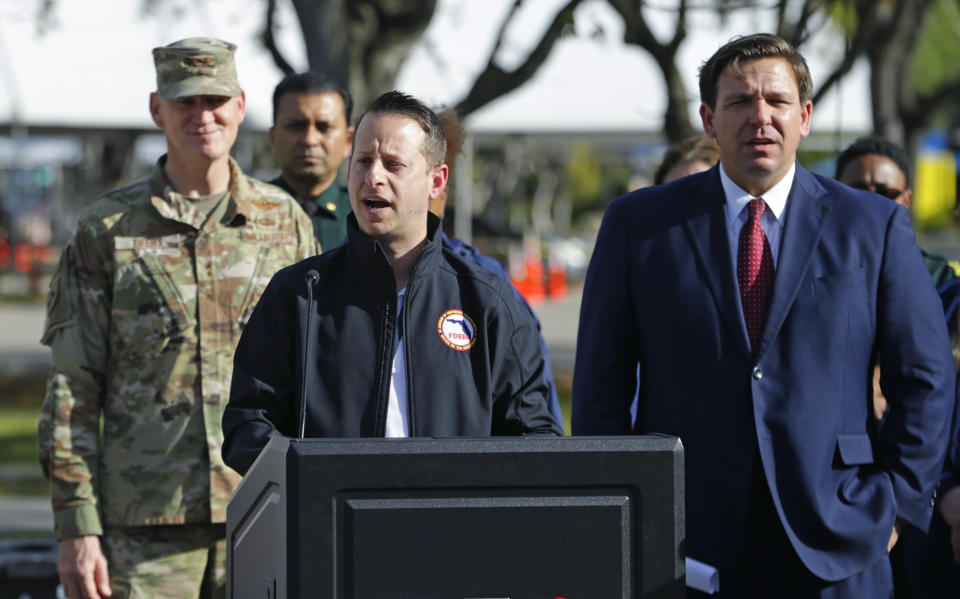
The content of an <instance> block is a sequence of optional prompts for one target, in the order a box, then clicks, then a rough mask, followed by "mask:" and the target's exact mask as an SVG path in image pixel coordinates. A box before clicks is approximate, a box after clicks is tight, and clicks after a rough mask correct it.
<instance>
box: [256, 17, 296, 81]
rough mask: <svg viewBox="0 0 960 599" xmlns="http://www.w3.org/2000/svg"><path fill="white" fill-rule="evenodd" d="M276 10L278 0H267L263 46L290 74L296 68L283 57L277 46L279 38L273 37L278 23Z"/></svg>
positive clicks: (283, 70)
mask: <svg viewBox="0 0 960 599" xmlns="http://www.w3.org/2000/svg"><path fill="white" fill-rule="evenodd" d="M276 12H277V0H267V18H266V24H265V25H264V27H263V32H262V33H261V34H260V41H262V42H263V46H264V47H265V48H266V49H267V52H269V53H270V57H271V58H273V63H274V64H275V65H277V68H278V69H280V70H281V71H282V72H283V73H285V74H288V75H289V74H290V73H292V72H293V70H294V69H293V67H292V66H290V63H289V62H287V59H286V58H284V57H283V54H282V53H281V52H280V48H278V47H277V40H276V38H274V37H273V31H274V27H275V25H276Z"/></svg>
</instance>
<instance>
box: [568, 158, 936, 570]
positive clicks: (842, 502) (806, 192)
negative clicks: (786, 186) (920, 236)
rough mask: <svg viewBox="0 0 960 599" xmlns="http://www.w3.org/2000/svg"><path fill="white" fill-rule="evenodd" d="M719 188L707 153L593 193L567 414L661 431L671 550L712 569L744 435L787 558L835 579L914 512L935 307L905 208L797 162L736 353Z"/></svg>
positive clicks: (927, 475) (927, 481) (584, 429)
mask: <svg viewBox="0 0 960 599" xmlns="http://www.w3.org/2000/svg"><path fill="white" fill-rule="evenodd" d="M724 202H725V200H724V194H723V190H722V188H721V185H720V175H719V169H718V168H717V167H714V168H713V169H711V170H710V171H707V172H705V173H701V174H698V175H693V176H690V177H686V178H684V179H681V180H679V181H676V182H673V183H670V184H667V185H661V186H657V187H650V188H646V189H642V190H638V191H635V192H633V193H630V194H627V195H626V196H623V197H621V198H619V199H617V200H615V201H614V202H613V203H611V205H610V207H609V209H608V210H607V213H606V215H605V217H604V220H603V224H602V226H601V228H600V233H599V236H598V238H597V244H596V247H595V249H594V253H593V257H592V259H591V262H590V267H589V270H588V273H587V280H586V286H585V288H584V295H583V304H582V307H581V312H580V329H579V337H578V341H577V362H576V369H575V374H574V386H573V393H574V397H573V421H572V425H573V433H574V434H576V435H585V434H586V435H596V434H599V435H606V434H610V435H619V434H629V433H630V432H634V433H638V434H640V433H650V432H659V433H666V434H671V435H677V436H679V437H680V438H681V439H682V441H683V444H684V450H685V473H686V509H687V513H686V517H687V519H686V531H687V545H686V547H687V555H689V556H690V557H693V558H695V559H698V560H701V561H704V562H707V563H709V564H712V565H715V566H717V567H718V568H719V569H720V572H721V578H723V577H724V573H725V572H727V573H728V572H730V571H731V569H732V568H733V567H734V566H735V565H736V560H737V558H738V556H739V553H740V550H741V545H742V541H743V533H744V525H745V519H746V515H747V514H746V510H747V504H748V491H749V486H750V482H751V479H752V472H753V466H754V461H755V452H756V451H759V458H760V462H761V463H762V467H763V470H764V474H765V475H766V480H767V481H768V484H769V486H770V492H771V495H772V497H773V502H774V505H775V508H776V510H777V513H778V514H779V516H780V520H781V522H782V523H783V527H784V529H785V530H786V533H787V536H788V537H789V539H790V542H791V544H792V545H793V547H794V548H795V549H796V551H797V554H798V555H799V557H800V559H801V560H802V561H803V563H804V564H805V565H806V567H807V568H808V569H809V570H810V571H811V572H813V573H814V574H815V575H817V576H819V577H821V578H823V579H826V580H840V579H843V578H847V577H849V576H851V575H853V574H855V573H857V572H859V571H861V570H863V569H864V568H865V567H866V566H868V565H869V564H872V563H873V562H875V561H876V560H877V559H879V558H881V557H882V556H883V555H884V553H885V551H886V546H887V540H888V539H889V536H890V532H891V530H892V529H893V525H894V521H895V519H896V517H898V516H899V517H900V518H902V519H904V520H906V521H907V522H910V523H912V524H914V525H916V526H918V527H920V528H923V529H925V528H926V527H927V525H928V523H929V519H930V516H931V509H932V508H931V506H932V502H933V497H934V495H935V488H936V483H937V479H938V477H939V475H940V467H941V463H942V461H943V456H944V452H945V446H946V435H947V429H948V427H949V424H950V412H951V410H952V405H953V403H952V402H953V399H952V398H953V394H954V374H953V364H952V358H951V353H950V346H949V341H948V338H947V331H946V327H945V325H944V319H943V311H942V309H941V307H940V302H939V299H938V298H937V294H936V291H935V289H934V287H933V283H932V282H931V280H930V275H929V274H927V271H926V269H925V268H924V265H923V261H922V259H921V256H920V251H919V249H918V248H917V245H916V242H915V239H914V233H913V231H912V230H911V228H910V224H909V221H908V218H907V214H906V212H905V210H904V209H903V208H902V207H899V206H897V204H895V203H893V202H891V201H889V200H887V199H885V198H882V197H880V196H877V195H874V194H871V193H868V192H862V191H857V190H853V189H851V188H848V187H846V186H843V185H841V184H839V183H836V182H834V181H832V180H830V179H826V178H823V177H820V176H818V175H814V174H812V173H810V172H808V171H806V170H804V169H803V168H801V167H799V166H798V167H797V169H796V175H795V178H794V181H793V187H792V189H791V192H790V196H789V198H788V200H787V207H786V211H785V213H784V220H783V226H784V229H783V236H782V238H781V245H780V253H779V258H778V263H777V269H776V278H775V282H774V288H773V293H772V297H771V300H770V306H769V311H768V314H767V319H766V323H765V327H764V330H763V333H762V339H761V341H760V343H759V345H758V347H757V348H756V350H755V351H753V352H752V351H751V349H750V347H749V341H748V337H747V331H746V326H745V324H744V320H743V316H742V309H741V307H740V296H739V292H738V288H737V282H736V273H735V272H734V267H733V264H732V259H731V250H730V241H729V239H728V235H727V220H726V214H725V208H724ZM875 352H878V355H879V360H880V366H881V372H882V376H883V379H882V382H881V384H882V387H883V390H884V393H885V395H886V397H887V400H888V402H889V404H890V412H889V414H888V416H887V418H886V420H885V422H884V425H883V427H882V428H878V427H877V426H875V424H874V422H873V420H872V417H871V412H872V408H871V405H872V404H871V402H872V399H871V398H872V379H871V357H872V356H873V355H874V353H875ZM638 363H639V365H640V374H639V375H638V374H637V365H638ZM635 392H638V401H639V403H638V408H637V416H636V419H635V420H634V421H633V422H631V419H630V403H631V400H632V398H633V397H634V393H635Z"/></svg>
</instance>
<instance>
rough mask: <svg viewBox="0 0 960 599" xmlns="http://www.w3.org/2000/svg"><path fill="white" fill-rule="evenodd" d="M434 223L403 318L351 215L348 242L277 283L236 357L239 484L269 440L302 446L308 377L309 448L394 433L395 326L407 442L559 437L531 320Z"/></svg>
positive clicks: (232, 407) (374, 249)
mask: <svg viewBox="0 0 960 599" xmlns="http://www.w3.org/2000/svg"><path fill="white" fill-rule="evenodd" d="M428 225H429V226H428V231H429V234H428V238H429V242H428V244H427V246H426V247H425V248H424V249H423V251H422V253H421V255H420V257H419V259H418V260H417V263H416V265H415V266H414V269H413V273H412V275H411V277H410V281H409V282H408V284H407V288H406V295H405V298H404V301H403V305H402V306H403V307H402V312H401V314H400V317H399V318H398V317H397V292H396V282H395V279H394V276H393V270H392V269H391V267H390V262H389V260H388V258H387V256H386V254H385V252H384V250H383V248H382V246H381V245H380V244H379V243H378V242H377V241H375V240H373V239H371V238H370V237H368V236H367V235H365V234H364V233H362V232H361V231H360V230H359V228H358V227H357V223H356V219H355V217H354V216H353V215H350V217H349V218H348V223H347V243H345V244H344V245H342V246H340V247H338V248H336V249H334V250H332V251H329V252H326V253H324V254H322V255H319V256H314V257H312V258H308V259H307V260H304V261H302V262H300V263H298V264H295V265H293V266H290V267H287V268H285V269H283V270H281V271H280V272H278V273H277V274H276V275H275V276H274V277H273V279H272V280H271V281H270V284H269V285H268V287H267V289H266V290H265V291H264V293H263V296H262V298H261V299H260V302H259V303H258V304H257V307H256V309H255V310H254V312H253V314H252V316H251V317H250V321H249V322H248V323H247V325H246V327H245V329H244V331H243V335H242V337H241V339H240V343H239V345H238V346H237V351H236V355H235V357H234V370H233V381H232V385H231V389H230V401H229V403H228V405H227V407H226V410H225V412H224V415H223V432H224V437H225V439H224V444H223V458H224V461H225V462H226V463H227V464H228V465H229V466H230V467H232V468H234V469H235V470H237V471H238V472H240V473H241V474H243V473H245V472H246V471H247V469H248V468H249V467H250V465H251V464H252V463H253V461H254V459H256V457H257V455H258V454H259V453H260V450H261V449H262V448H263V447H264V446H265V445H266V444H267V442H268V441H269V439H270V438H271V437H274V436H278V435H282V436H290V437H292V436H296V435H297V432H298V430H299V427H298V422H299V415H300V407H299V406H300V385H301V381H302V380H305V381H306V385H305V386H306V390H307V409H306V419H305V420H306V425H305V427H306V436H307V437H382V436H384V431H385V427H386V414H387V397H388V393H389V384H390V372H391V366H392V362H393V353H394V347H395V334H396V333H397V328H398V327H399V334H400V335H401V337H402V339H403V342H404V343H403V346H402V347H403V349H404V351H405V359H406V375H407V401H408V409H409V422H410V435H411V436H416V437H488V436H491V435H523V434H538V433H539V434H553V435H560V434H562V429H561V428H560V426H559V425H558V424H557V422H556V420H554V418H553V417H552V416H551V415H550V411H549V409H548V408H547V393H548V391H547V386H546V384H545V383H544V378H543V374H544V359H543V355H542V350H541V346H540V340H539V336H538V332H537V326H536V323H535V322H534V320H533V318H532V317H531V316H530V314H529V313H528V312H527V310H526V309H524V307H523V306H522V305H521V304H520V302H519V301H518V300H517V299H516V297H514V295H513V291H512V289H510V287H509V286H508V285H507V284H506V283H505V282H504V281H502V280H500V279H499V278H498V277H496V276H494V275H492V274H490V273H488V272H486V271H484V270H482V269H480V268H478V267H477V266H476V265H474V264H472V263H470V262H468V261H465V260H463V259H462V258H460V257H459V256H457V255H456V254H454V253H453V252H451V251H449V250H446V249H444V247H443V245H442V243H441V235H440V230H439V229H440V221H439V219H437V218H436V217H434V216H433V215H429V223H428ZM310 271H316V273H317V274H319V279H318V280H317V282H316V284H315V286H314V289H313V297H312V301H310V302H308V301H307V285H308V283H307V280H308V278H309V277H308V274H307V273H309V272H310ZM308 315H309V329H308V328H307V326H308V325H307V321H308ZM305 331H306V335H305V334H304V332H305ZM304 356H306V359H305V360H304ZM304 364H305V365H306V368H305V370H306V376H304Z"/></svg>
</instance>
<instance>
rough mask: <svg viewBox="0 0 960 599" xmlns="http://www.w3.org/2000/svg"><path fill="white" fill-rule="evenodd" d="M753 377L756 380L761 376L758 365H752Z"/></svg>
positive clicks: (761, 372)
mask: <svg viewBox="0 0 960 599" xmlns="http://www.w3.org/2000/svg"><path fill="white" fill-rule="evenodd" d="M753 378H755V379H756V380H758V381H759V380H760V379H762V378H763V371H762V370H760V367H759V366H754V367H753Z"/></svg>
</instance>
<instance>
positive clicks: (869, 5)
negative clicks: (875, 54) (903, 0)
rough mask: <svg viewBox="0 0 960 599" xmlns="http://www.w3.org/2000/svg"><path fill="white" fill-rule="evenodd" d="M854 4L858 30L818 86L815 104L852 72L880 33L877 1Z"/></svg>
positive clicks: (863, 1)
mask: <svg viewBox="0 0 960 599" xmlns="http://www.w3.org/2000/svg"><path fill="white" fill-rule="evenodd" d="M854 5H855V7H854V9H855V10H856V13H857V18H858V20H859V22H858V24H857V30H856V32H854V35H853V38H852V39H850V40H848V41H847V47H846V49H845V51H844V53H843V59H842V60H841V61H840V64H838V65H837V66H836V67H834V69H833V71H831V73H830V74H829V75H828V76H827V78H826V79H825V80H824V82H823V83H821V84H820V87H819V88H817V91H816V93H815V94H814V95H813V103H814V104H816V103H817V102H819V101H820V100H822V99H823V97H824V96H825V95H826V94H827V92H828V91H830V89H831V88H832V87H833V86H834V85H836V84H837V83H839V82H840V80H841V79H843V78H844V77H845V76H846V75H847V73H849V72H850V69H852V68H853V65H854V63H855V62H856V61H857V59H858V58H860V57H861V56H864V55H866V53H867V50H869V48H870V47H871V45H872V44H874V43H876V39H877V37H878V35H880V33H879V31H880V30H881V29H882V27H883V26H882V23H881V22H880V18H879V14H878V6H877V3H876V2H871V1H869V0H857V1H856V2H854Z"/></svg>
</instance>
